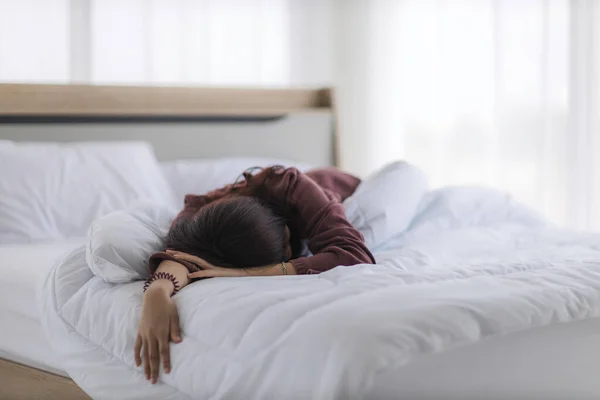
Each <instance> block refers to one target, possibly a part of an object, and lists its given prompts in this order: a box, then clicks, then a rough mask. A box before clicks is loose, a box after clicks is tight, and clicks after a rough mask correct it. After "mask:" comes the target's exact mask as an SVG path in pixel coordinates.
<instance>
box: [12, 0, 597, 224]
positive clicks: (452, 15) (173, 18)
mask: <svg viewBox="0 0 600 400" xmlns="http://www.w3.org/2000/svg"><path fill="white" fill-rule="evenodd" d="M599 8H600V7H599V4H598V2H597V0H19V1H14V0H0V82H63V83H68V82H75V83H79V82H81V83H103V84H115V83H116V84H186V85H187V84H194V85H219V86H221V85H262V86H264V85H267V86H289V85H301V86H305V85H324V84H334V85H335V86H336V87H337V89H338V93H337V103H338V107H339V112H340V118H339V127H340V131H341V139H342V142H341V148H340V150H341V163H342V167H344V168H346V169H348V170H350V171H352V172H355V173H357V174H359V175H362V176H364V175H367V174H368V173H370V172H372V171H373V170H374V169H375V168H377V167H379V166H380V165H382V164H384V163H386V162H388V161H391V160H395V159H407V160H409V161H411V162H413V163H415V164H417V165H419V166H421V167H422V168H423V169H424V170H425V171H426V172H427V173H428V175H429V177H430V179H431V183H432V185H433V186H434V187H439V186H443V185H453V184H486V185H490V186H495V187H498V188H500V189H504V190H507V191H509V192H510V193H512V194H513V195H514V196H515V197H516V198H517V199H518V200H521V201H523V202H525V203H527V204H529V205H531V206H532V207H534V208H536V209H538V210H540V211H542V212H543V213H544V214H545V215H547V216H548V217H549V218H551V219H552V220H554V221H555V222H557V223H559V224H563V225H567V226H571V227H575V228H594V229H600V157H596V154H600V135H599V133H598V127H599V121H598V112H599V106H600V105H599V99H598V85H599V82H600V79H598V78H599V76H598V74H599V73H600V65H599V64H600V62H599V58H598V53H599V50H600V48H599V46H600V36H599V35H600V33H599V28H598V27H597V26H598V24H600V11H599Z"/></svg>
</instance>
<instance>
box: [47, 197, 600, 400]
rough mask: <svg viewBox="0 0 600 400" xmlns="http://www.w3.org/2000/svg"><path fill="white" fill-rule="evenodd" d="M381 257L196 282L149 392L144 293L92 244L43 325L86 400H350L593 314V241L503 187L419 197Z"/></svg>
mask: <svg viewBox="0 0 600 400" xmlns="http://www.w3.org/2000/svg"><path fill="white" fill-rule="evenodd" d="M375 257H376V259H377V261H378V265H362V266H354V267H351V268H346V267H338V268H335V269H333V270H331V271H329V272H326V273H323V274H320V275H312V276H285V277H284V276H281V277H256V278H216V279H210V280H205V281H201V282H197V283H194V284H192V285H189V286H188V287H186V288H184V289H183V290H182V291H181V292H180V293H179V294H177V296H175V300H176V302H177V306H178V308H179V311H180V320H181V326H182V331H183V333H184V335H183V342H182V343H180V344H176V345H175V344H174V345H172V347H171V351H172V365H173V368H172V372H171V373H170V374H169V375H165V374H161V376H160V380H159V382H158V384H157V385H154V386H153V385H150V384H149V383H148V382H147V381H146V380H145V378H144V374H143V370H142V368H136V367H135V363H134V359H133V346H134V339H135V334H136V329H137V324H138V319H139V314H140V308H141V300H142V286H143V283H142V282H133V283H127V284H112V283H107V282H105V281H104V280H103V279H101V278H100V277H99V276H96V275H94V274H93V273H92V271H91V269H90V268H89V267H88V261H86V251H85V248H81V249H78V250H76V251H75V252H73V253H71V254H70V255H68V256H67V257H66V258H65V259H64V260H63V261H62V262H60V263H59V264H58V265H57V266H56V268H55V269H54V270H53V272H52V273H51V274H50V276H49V277H48V280H47V281H46V283H45V287H44V297H45V303H44V325H45V329H46V332H47V334H48V336H49V338H50V340H51V342H52V343H53V345H54V347H55V349H56V351H58V352H59V354H61V355H62V356H63V358H64V368H65V369H66V370H67V371H68V372H69V374H70V375H71V376H72V378H73V379H74V380H75V382H77V383H78V384H79V385H80V386H81V387H82V388H83V389H84V390H85V391H86V392H87V393H89V394H90V395H91V396H92V397H93V398H98V399H109V398H111V399H112V398H119V399H139V398H145V399H151V398H154V399H188V398H189V399H192V398H193V399H222V398H223V399H242V398H243V399H267V398H269V399H291V398H297V399H334V398H336V399H347V398H361V397H362V396H363V395H364V394H365V393H367V392H368V391H369V387H370V384H371V382H372V381H373V379H374V378H375V377H376V376H377V374H379V373H381V372H382V371H385V370H386V369H389V368H394V367H397V366H399V365H403V364H407V363H410V362H412V361H414V360H417V359H419V358H420V357H423V356H425V355H427V354H430V353H433V352H441V351H444V350H446V349H450V348H453V347H456V346H466V345H469V344H470V343H474V342H477V341H480V340H482V339H484V338H486V337H491V336H493V335H502V334H506V333H509V332H515V331H522V330H527V329H532V328H534V327H540V326H545V325H549V324H554V323H559V322H568V321H573V320H579V319H584V318H590V317H594V316H599V315H600V236H599V235H593V234H578V233H573V232H567V231H563V230H557V229H554V228H551V227H548V226H546V225H545V224H544V223H543V222H542V221H541V220H540V219H538V218H537V217H536V216H535V215H533V214H531V213H530V212H529V211H527V210H526V209H524V208H523V207H520V206H518V205H516V204H514V203H513V202H512V201H510V199H508V198H507V197H506V196H504V195H501V194H498V193H496V192H492V191H482V190H479V189H446V190H442V191H438V192H431V193H429V194H427V195H426V196H425V197H424V198H423V199H422V202H421V205H420V206H419V208H418V209H417V211H416V212H415V215H414V218H413V220H412V223H411V224H410V227H409V228H408V230H407V231H404V232H401V233H400V234H399V235H397V236H396V237H395V238H393V240H391V241H389V242H388V243H387V244H386V245H385V246H382V247H381V250H380V251H378V252H376V254H375Z"/></svg>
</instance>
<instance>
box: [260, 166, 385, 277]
mask: <svg viewBox="0 0 600 400" xmlns="http://www.w3.org/2000/svg"><path fill="white" fill-rule="evenodd" d="M266 187H267V193H268V195H269V196H270V197H271V198H273V199H275V202H278V203H285V204H286V205H287V207H286V208H288V212H290V213H291V214H292V215H294V220H295V221H296V227H297V228H298V230H299V231H300V232H299V233H300V236H301V237H303V238H307V239H308V248H309V249H310V251H311V252H312V253H313V256H312V257H302V258H297V259H294V260H292V261H291V264H292V265H293V267H294V269H295V272H296V273H298V274H307V273H319V272H324V271H327V270H329V269H332V268H334V267H337V266H338V265H356V264H374V263H375V258H374V257H373V255H372V254H371V252H370V251H369V249H368V248H367V247H366V245H365V243H364V237H363V235H362V234H361V233H360V232H359V231H358V230H357V229H356V228H354V227H353V226H352V224H350V222H348V220H347V219H346V214H345V210H344V206H343V205H342V204H341V203H340V202H339V198H336V197H334V196H332V194H330V193H328V192H326V191H325V190H323V189H322V188H321V187H320V186H319V185H318V184H317V183H316V182H315V181H314V180H312V179H311V178H310V177H309V176H307V175H305V174H303V173H301V172H300V171H298V170H297V169H296V168H288V169H286V170H283V171H280V172H277V173H275V174H273V175H272V176H271V177H270V179H269V180H268V181H267V182H266Z"/></svg>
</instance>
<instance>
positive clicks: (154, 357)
mask: <svg viewBox="0 0 600 400" xmlns="http://www.w3.org/2000/svg"><path fill="white" fill-rule="evenodd" d="M148 342H149V346H148V356H149V357H150V381H151V382H152V384H155V383H156V381H157V380H158V370H159V363H160V353H159V351H158V342H157V341H156V339H155V338H150V340H149V341H148Z"/></svg>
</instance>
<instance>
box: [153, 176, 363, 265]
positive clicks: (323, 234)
mask: <svg viewBox="0 0 600 400" xmlns="http://www.w3.org/2000/svg"><path fill="white" fill-rule="evenodd" d="M253 178H254V177H252V176H249V177H247V179H250V181H249V182H251V180H252V179H253ZM359 183H360V179H358V178H356V177H354V176H352V175H349V174H346V173H344V172H341V171H340V170H338V169H336V168H326V169H319V170H313V171H310V172H308V173H306V174H303V173H301V172H300V171H298V170H297V169H296V168H288V169H282V170H280V171H278V172H276V173H275V174H274V175H273V176H272V178H270V179H269V180H268V181H267V182H266V183H265V185H266V189H267V190H266V193H267V196H268V197H269V198H267V199H264V200H267V201H269V202H270V203H275V204H285V205H286V207H284V209H286V210H287V213H288V215H286V218H287V219H288V220H289V221H291V225H292V226H293V228H294V231H295V232H296V234H297V235H299V237H300V238H301V239H305V240H307V245H308V249H309V250H310V251H311V253H312V254H313V256H309V257H300V258H296V259H293V260H291V261H290V262H291V263H292V264H293V265H294V267H295V268H296V271H297V272H298V274H310V273H320V272H324V271H327V270H329V269H331V268H334V267H336V266H338V265H355V264H363V263H366V264H374V263H375V259H374V258H373V255H372V254H371V252H370V251H369V249H367V247H366V246H365V243H364V238H363V236H362V234H361V233H360V232H359V231H358V230H356V229H355V228H354V227H353V226H352V225H351V224H350V223H349V222H348V220H347V219H346V215H345V212H344V207H343V206H342V201H344V199H346V198H347V197H348V196H350V195H351V194H352V193H354V191H355V190H356V187H357V186H358V184H359ZM245 184H247V182H246V181H243V182H241V183H238V184H236V185H245ZM232 187H234V185H227V186H225V187H224V188H221V189H217V190H214V191H212V192H210V193H207V194H206V195H187V196H186V197H185V202H184V204H185V206H184V209H183V210H182V211H181V212H180V213H179V215H178V216H177V217H176V219H179V218H190V217H193V216H194V214H195V213H196V212H197V211H198V210H199V209H200V208H202V207H203V206H204V205H206V204H209V203H210V202H212V201H215V200H218V199H221V198H223V197H226V196H231V195H232V194H231V188H232ZM162 260H173V261H177V262H180V263H182V262H181V261H180V260H175V259H174V258H173V257H172V256H170V255H168V254H167V253H164V252H160V253H155V254H153V255H152V256H151V257H150V268H151V270H152V271H155V270H156V268H157V267H158V264H159V263H160V261H162ZM182 264H184V265H185V266H186V267H187V268H188V270H189V271H190V272H195V271H198V270H199V268H198V267H197V266H196V265H195V264H192V263H182Z"/></svg>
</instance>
